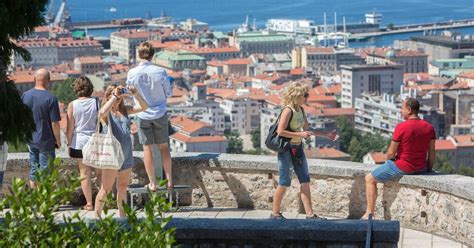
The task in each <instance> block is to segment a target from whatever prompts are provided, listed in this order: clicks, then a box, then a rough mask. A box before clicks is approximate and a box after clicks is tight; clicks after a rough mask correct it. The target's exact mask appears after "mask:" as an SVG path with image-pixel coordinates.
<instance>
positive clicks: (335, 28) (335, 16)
mask: <svg viewBox="0 0 474 248" xmlns="http://www.w3.org/2000/svg"><path fill="white" fill-rule="evenodd" d="M334 33H337V13H336V12H334Z"/></svg>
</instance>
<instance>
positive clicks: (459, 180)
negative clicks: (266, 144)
mask: <svg viewBox="0 0 474 248" xmlns="http://www.w3.org/2000/svg"><path fill="white" fill-rule="evenodd" d="M135 155H138V156H137V157H142V156H143V155H142V154H135ZM140 155H141V156H140ZM172 157H173V161H174V162H178V163H185V164H188V165H191V166H193V165H194V166H200V165H202V164H203V163H204V164H206V165H207V166H210V167H218V168H222V169H243V170H257V171H259V170H264V171H274V172H278V164H277V159H276V157H275V156H258V155H242V154H212V153H206V154H202V153H173V154H172ZM308 165H309V172H310V174H316V175H318V176H328V177H350V178H353V177H355V176H362V175H365V174H367V173H369V172H370V171H371V168H373V166H374V165H366V164H362V163H354V162H347V161H335V160H324V159H308ZM399 183H400V184H403V185H407V186H413V187H422V188H425V189H432V190H435V191H438V192H443V193H448V194H450V195H455V196H458V197H461V198H464V199H466V200H470V201H474V190H472V189H474V178H472V177H467V176H461V175H445V174H437V173H431V174H426V175H407V176H403V177H402V178H401V179H400V180H399Z"/></svg>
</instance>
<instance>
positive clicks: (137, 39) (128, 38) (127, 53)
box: [110, 29, 151, 63]
mask: <svg viewBox="0 0 474 248" xmlns="http://www.w3.org/2000/svg"><path fill="white" fill-rule="evenodd" d="M150 34H151V33H150V32H148V31H144V30H129V29H127V30H122V31H118V32H114V33H112V34H111V35H110V50H111V51H115V52H117V53H118V56H119V57H120V58H122V59H125V60H126V61H127V62H128V63H134V62H136V49H137V47H138V46H139V45H140V43H142V42H145V41H147V40H148V38H149V37H150Z"/></svg>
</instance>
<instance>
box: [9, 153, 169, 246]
mask: <svg viewBox="0 0 474 248" xmlns="http://www.w3.org/2000/svg"><path fill="white" fill-rule="evenodd" d="M63 174H64V173H62V164H61V160H60V159H56V160H55V161H54V163H50V165H49V169H47V170H44V171H40V172H38V174H37V180H38V183H37V188H36V189H30V188H29V187H28V186H27V183H26V181H25V180H22V179H15V180H14V182H13V184H12V186H11V187H10V194H7V195H6V196H5V198H4V199H3V200H2V201H1V203H0V210H1V211H3V210H6V211H5V214H4V221H3V222H0V247H170V246H171V245H172V244H173V243H174V242H175V239H174V232H175V230H174V229H173V228H168V227H166V226H167V224H168V222H169V221H170V219H171V217H165V216H164V213H165V212H167V211H169V210H170V209H171V203H169V202H167V201H166V198H165V197H164V196H163V195H162V194H159V193H151V192H149V200H148V201H147V202H146V203H145V206H144V213H143V215H144V217H143V218H140V217H139V214H138V212H137V211H136V210H134V209H131V208H130V207H128V205H126V204H125V205H124V208H125V213H126V218H125V219H123V220H118V219H116V218H114V217H113V215H112V214H110V213H109V209H107V208H105V209H104V211H105V212H106V215H105V217H103V218H101V219H84V217H81V215H80V214H79V212H76V213H74V214H72V215H69V216H68V217H62V213H61V212H58V210H59V207H60V206H61V205H63V204H66V203H67V202H68V201H69V200H70V199H71V197H72V193H73V192H74V189H75V188H77V187H78V186H79V185H80V180H79V179H78V176H77V175H76V174H74V173H73V174H70V175H63ZM165 183H166V182H165V181H161V182H160V184H161V185H165ZM107 201H108V203H106V204H105V206H107V205H111V204H112V202H113V199H112V196H111V195H109V197H108V199H107Z"/></svg>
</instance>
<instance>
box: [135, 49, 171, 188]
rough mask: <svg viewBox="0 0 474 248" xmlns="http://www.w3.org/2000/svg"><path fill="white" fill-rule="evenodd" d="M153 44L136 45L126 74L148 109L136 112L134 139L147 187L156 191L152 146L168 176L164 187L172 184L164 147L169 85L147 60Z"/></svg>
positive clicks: (166, 79) (163, 74)
mask: <svg viewBox="0 0 474 248" xmlns="http://www.w3.org/2000/svg"><path fill="white" fill-rule="evenodd" d="M153 55H154V50H153V47H152V46H151V45H150V44H149V43H148V42H144V43H142V44H141V45H140V46H139V47H138V57H139V59H140V62H139V64H138V66H137V67H135V68H133V69H131V70H130V71H129V72H128V75H127V85H128V86H134V87H135V88H136V89H137V90H138V91H139V92H140V94H141V95H142V96H143V98H144V99H145V101H146V102H147V103H148V106H149V107H148V109H147V110H145V111H143V112H141V113H139V114H137V115H138V138H139V141H140V144H142V145H143V154H144V163H145V170H146V172H147V175H148V179H149V180H150V184H149V185H148V187H149V189H150V190H153V191H154V190H156V178H155V167H154V160H153V145H158V148H159V150H160V154H161V162H162V164H163V168H164V170H165V175H166V179H168V185H167V186H168V188H172V187H173V177H172V173H171V154H170V149H169V147H168V140H169V134H168V115H167V114H166V111H167V108H166V104H167V101H166V100H167V98H169V97H170V96H171V93H172V91H171V86H170V82H169V81H168V76H167V74H166V71H165V70H164V69H163V68H161V67H158V66H156V65H154V64H152V63H151V59H152V58H153Z"/></svg>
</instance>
